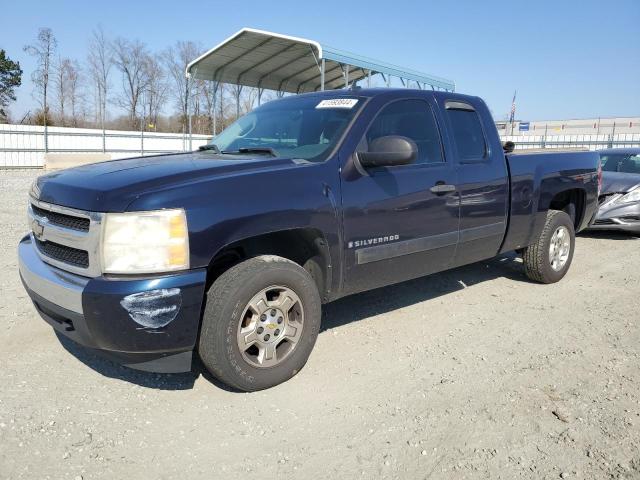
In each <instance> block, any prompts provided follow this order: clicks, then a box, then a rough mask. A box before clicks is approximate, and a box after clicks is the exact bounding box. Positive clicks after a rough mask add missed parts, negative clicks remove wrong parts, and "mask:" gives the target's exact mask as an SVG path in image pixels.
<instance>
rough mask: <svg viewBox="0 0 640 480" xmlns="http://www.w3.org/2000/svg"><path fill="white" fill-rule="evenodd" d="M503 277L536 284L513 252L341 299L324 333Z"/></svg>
mask: <svg viewBox="0 0 640 480" xmlns="http://www.w3.org/2000/svg"><path fill="white" fill-rule="evenodd" d="M501 277H503V278H508V279H510V280H513V281H518V282H526V283H534V282H532V281H531V280H529V279H528V278H527V277H526V276H525V273H524V267H523V264H522V259H521V258H520V257H519V256H517V255H516V254H515V253H509V254H505V255H501V256H499V257H496V258H494V259H491V260H487V261H483V262H478V263H474V264H471V265H465V266H464V267H459V268H455V269H453V270H448V271H445V272H441V273H436V274H433V275H429V276H426V277H420V278H416V279H415V280H409V281H407V282H403V283H398V284H395V285H390V286H388V287H383V288H378V289H375V290H371V291H368V292H364V293H360V294H357V295H353V296H349V297H345V298H341V299H340V300H337V301H335V302H333V303H330V304H328V305H325V307H324V311H323V318H322V327H321V329H320V331H321V332H323V331H326V330H330V329H332V328H336V327H339V326H341V325H345V324H348V323H351V322H356V321H358V320H363V319H366V318H368V317H372V316H375V315H381V314H384V313H388V312H390V311H393V310H397V309H399V308H402V307H406V306H409V305H413V304H415V303H421V302H425V301H428V300H432V299H434V298H438V297H440V296H442V295H447V294H449V293H453V292H456V291H458V290H464V289H465V288H467V287H471V286H473V285H476V284H478V283H482V282H486V281H489V280H494V279H496V278H501Z"/></svg>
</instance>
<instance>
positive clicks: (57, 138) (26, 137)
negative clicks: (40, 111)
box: [0, 124, 210, 168]
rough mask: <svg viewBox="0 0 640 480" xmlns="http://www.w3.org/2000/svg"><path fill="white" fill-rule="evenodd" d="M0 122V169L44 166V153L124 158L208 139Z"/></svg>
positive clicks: (188, 146) (188, 147) (180, 148)
mask: <svg viewBox="0 0 640 480" xmlns="http://www.w3.org/2000/svg"><path fill="white" fill-rule="evenodd" d="M47 130H48V131H47V135H46V138H45V133H44V127H36V126H32V125H7V124H0V168H32V167H36V168H39V167H42V166H44V155H45V153H79V154H80V153H108V154H110V155H111V158H114V159H115V158H126V157H135V156H139V155H154V154H158V153H173V152H184V151H188V150H196V149H197V148H198V147H199V146H200V145H204V144H205V143H207V142H208V141H209V139H210V137H208V136H206V135H193V136H192V138H191V142H190V141H189V136H188V135H183V134H179V133H151V132H133V131H129V132H126V131H118V130H106V131H105V134H104V136H103V134H102V130H97V129H87V128H65V127H49V128H48V129H47Z"/></svg>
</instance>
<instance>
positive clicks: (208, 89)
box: [198, 80, 220, 136]
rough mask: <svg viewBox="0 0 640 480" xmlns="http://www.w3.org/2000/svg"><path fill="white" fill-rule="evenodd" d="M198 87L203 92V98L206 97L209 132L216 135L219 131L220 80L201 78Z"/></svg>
mask: <svg viewBox="0 0 640 480" xmlns="http://www.w3.org/2000/svg"><path fill="white" fill-rule="evenodd" d="M198 87H199V90H200V92H201V95H202V98H203V99H204V104H205V109H206V112H207V118H208V120H209V121H208V123H209V125H208V129H209V131H208V132H207V133H211V134H213V135H214V136H215V135H217V133H218V132H217V130H218V124H217V118H216V117H217V112H216V105H217V103H218V90H219V89H220V82H216V81H202V80H201V81H199V82H198Z"/></svg>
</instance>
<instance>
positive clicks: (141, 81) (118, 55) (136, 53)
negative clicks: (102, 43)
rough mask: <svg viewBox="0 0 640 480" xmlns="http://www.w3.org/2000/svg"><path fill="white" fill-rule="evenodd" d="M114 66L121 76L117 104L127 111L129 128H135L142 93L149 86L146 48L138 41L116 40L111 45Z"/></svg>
mask: <svg viewBox="0 0 640 480" xmlns="http://www.w3.org/2000/svg"><path fill="white" fill-rule="evenodd" d="M112 48H113V58H114V65H115V66H116V68H117V69H118V70H119V71H120V73H121V74H122V95H121V96H120V99H119V103H120V106H121V107H122V108H124V109H125V110H127V114H128V116H129V124H130V127H131V128H135V127H136V126H137V123H138V122H137V118H138V110H139V106H140V103H141V102H140V100H141V96H142V93H143V92H145V91H146V90H147V88H148V85H149V76H148V69H147V63H148V62H149V53H148V52H147V47H146V46H145V45H144V44H143V43H142V42H140V41H139V40H135V41H129V40H126V39H124V38H121V37H119V38H116V39H115V40H114V41H113V44H112Z"/></svg>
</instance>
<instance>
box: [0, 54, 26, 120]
mask: <svg viewBox="0 0 640 480" xmlns="http://www.w3.org/2000/svg"><path fill="white" fill-rule="evenodd" d="M21 83H22V70H21V69H20V63H18V62H14V61H13V60H11V59H10V58H9V57H7V54H6V53H5V51H4V50H0V119H5V118H7V112H6V111H5V109H6V108H7V107H8V106H9V103H10V102H14V101H15V100H16V94H15V89H16V88H17V87H19V86H20V84H21Z"/></svg>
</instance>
